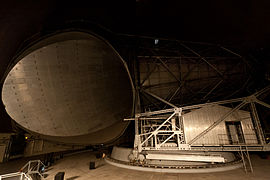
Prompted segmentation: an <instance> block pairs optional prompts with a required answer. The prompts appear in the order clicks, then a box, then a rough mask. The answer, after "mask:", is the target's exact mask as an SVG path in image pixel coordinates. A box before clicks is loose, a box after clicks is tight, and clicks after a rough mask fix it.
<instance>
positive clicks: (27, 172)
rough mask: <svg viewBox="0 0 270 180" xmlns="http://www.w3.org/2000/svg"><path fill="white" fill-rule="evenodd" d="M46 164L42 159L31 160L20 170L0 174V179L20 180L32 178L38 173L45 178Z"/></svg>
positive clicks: (30, 179)
mask: <svg viewBox="0 0 270 180" xmlns="http://www.w3.org/2000/svg"><path fill="white" fill-rule="evenodd" d="M44 168H45V165H44V164H43V163H42V162H41V161H40V160H31V161H29V162H28V163H26V164H25V165H24V166H23V167H22V168H21V169H20V170H19V172H15V173H9V174H3V175H0V180H3V179H8V178H13V179H18V180H32V178H31V175H34V174H37V175H39V176H40V178H41V179H43V178H44V177H43V174H42V172H43V170H44Z"/></svg>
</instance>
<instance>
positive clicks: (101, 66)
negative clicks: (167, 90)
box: [2, 34, 133, 136]
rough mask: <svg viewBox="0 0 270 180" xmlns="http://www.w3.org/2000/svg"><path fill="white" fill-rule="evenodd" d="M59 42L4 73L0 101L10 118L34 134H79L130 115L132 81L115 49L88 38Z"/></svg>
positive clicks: (96, 129)
mask: <svg viewBox="0 0 270 180" xmlns="http://www.w3.org/2000/svg"><path fill="white" fill-rule="evenodd" d="M56 39H57V38H56ZM60 39H61V41H56V42H53V43H49V44H48V43H47V44H46V45H45V46H43V47H39V48H37V49H35V50H34V51H32V52H30V53H28V54H27V55H26V56H25V57H23V58H22V59H21V60H20V61H18V63H17V64H16V65H15V66H14V67H13V68H12V69H11V71H10V72H9V73H8V75H7V77H6V79H5V82H4V85H3V89H2V100H3V103H4V105H5V107H6V111H7V113H8V114H9V115H10V116H11V118H13V119H14V120H15V121H16V122H17V123H18V124H20V125H21V126H23V127H24V128H26V129H29V130H31V131H33V132H36V133H39V134H43V135H49V136H78V135H85V134H91V133H94V132H97V131H100V130H102V129H105V128H107V127H110V126H112V125H113V124H115V123H117V122H120V121H122V120H123V118H124V117H126V116H128V115H130V113H131V111H132V105H133V101H132V100H133V94H132V86H131V81H130V78H129V75H128V70H127V69H126V68H125V66H124V63H123V61H122V59H121V58H120V57H119V55H118V54H117V53H116V52H115V50H114V49H113V48H112V47H111V46H110V45H109V44H108V43H106V42H105V41H104V40H101V39H99V38H97V37H95V36H93V35H90V34H87V35H85V34H84V36H83V38H77V39H76V38H75V39H74V38H69V39H65V38H60Z"/></svg>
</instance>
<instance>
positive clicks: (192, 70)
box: [129, 36, 252, 112]
mask: <svg viewBox="0 0 270 180" xmlns="http://www.w3.org/2000/svg"><path fill="white" fill-rule="evenodd" d="M129 38H131V39H132V38H134V39H133V40H134V43H135V44H136V46H135V52H133V53H132V56H135V58H134V59H133V61H134V63H133V66H132V68H133V70H132V71H133V76H134V77H133V78H134V82H135V86H136V89H137V91H138V93H139V99H140V112H144V111H148V110H151V111H154V110H160V109H165V108H167V107H168V105H169V106H172V104H174V105H177V106H180V105H183V104H190V103H193V104H194V103H203V102H207V101H213V100H216V99H220V100H221V99H229V98H233V97H237V95H239V94H241V93H243V92H244V91H245V88H246V87H247V86H248V85H249V82H250V81H251V75H250V73H249V72H250V71H251V69H252V68H251V67H252V66H251V65H250V63H249V62H248V61H247V60H246V59H245V58H243V57H242V56H241V55H239V54H237V53H235V52H233V51H232V50H230V49H228V48H225V47H223V46H221V45H215V44H210V43H198V42H185V41H179V40H171V39H166V38H158V43H157V44H155V43H154V42H155V40H157V38H153V37H138V36H134V37H129ZM239 82H240V83H239ZM159 97H160V98H161V99H159ZM163 99H164V100H166V101H167V103H165V102H164V101H163Z"/></svg>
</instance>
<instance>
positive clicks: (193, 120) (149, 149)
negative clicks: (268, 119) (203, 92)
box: [125, 87, 270, 170]
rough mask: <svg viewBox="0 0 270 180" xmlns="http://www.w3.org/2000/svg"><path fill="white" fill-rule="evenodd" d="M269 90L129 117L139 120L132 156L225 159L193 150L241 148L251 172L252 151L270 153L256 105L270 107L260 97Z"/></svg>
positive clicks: (148, 160) (146, 159)
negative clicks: (242, 96) (250, 154)
mask: <svg viewBox="0 0 270 180" xmlns="http://www.w3.org/2000/svg"><path fill="white" fill-rule="evenodd" d="M269 89H270V87H266V88H264V89H263V90H261V91H258V92H257V93H255V94H253V95H251V96H248V97H244V98H238V99H232V100H225V101H219V102H212V103H204V104H198V105H191V106H183V107H179V108H178V107H173V108H171V109H164V110H159V111H151V112H145V113H138V114H136V116H135V118H131V119H125V120H135V123H136V124H137V125H136V126H135V127H136V128H138V129H136V130H135V132H137V134H136V135H135V140H134V150H133V153H132V154H131V155H130V156H129V158H130V159H131V160H135V161H140V162H144V163H151V161H153V160H160V161H188V162H211V163H226V162H227V159H226V158H224V157H222V156H220V155H213V154H207V153H204V154H198V153H197V154H190V153H189V152H193V153H194V152H215V153H216V154H218V152H221V151H228V152H231V151H237V152H239V155H240V157H241V158H242V162H243V163H244V167H245V169H246V168H247V167H246V164H245V161H244V158H245V156H246V157H247V160H248V161H247V162H248V164H249V167H250V168H251V170H252V165H251V161H250V157H249V154H248V152H249V151H270V144H267V143H266V142H265V137H264V134H263V130H262V127H261V125H260V120H259V118H258V114H257V110H256V106H255V103H256V104H260V105H263V106H265V107H267V108H270V105H269V104H267V103H265V102H263V101H261V100H259V99H258V97H259V96H260V95H261V94H263V93H265V92H267V91H269ZM164 101H165V100H164ZM232 104H233V105H234V106H233V107H230V106H232ZM243 109H244V110H243ZM246 170H247V169H246Z"/></svg>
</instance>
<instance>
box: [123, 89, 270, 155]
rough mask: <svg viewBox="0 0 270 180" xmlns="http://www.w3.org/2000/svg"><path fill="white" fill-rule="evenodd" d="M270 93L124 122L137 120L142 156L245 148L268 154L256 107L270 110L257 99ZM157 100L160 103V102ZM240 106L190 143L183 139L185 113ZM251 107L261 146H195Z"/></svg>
mask: <svg viewBox="0 0 270 180" xmlns="http://www.w3.org/2000/svg"><path fill="white" fill-rule="evenodd" d="M266 90H269V87H266V88H264V89H262V90H261V91H258V92H256V93H255V94H253V95H251V96H248V97H244V98H238V99H232V100H225V101H219V102H211V103H205V104H198V105H192V106H183V107H178V108H177V107H175V106H174V105H173V106H174V107H175V108H171V109H164V110H158V111H153V112H145V113H138V114H136V115H135V118H129V119H125V120H136V123H137V126H138V127H139V128H138V129H139V132H138V134H137V136H136V138H135V141H136V143H135V144H136V146H134V148H135V149H138V151H139V152H141V151H143V150H174V151H175V150H196V149H197V150H203V149H204V150H210V151H211V150H217V149H220V150H225V151H234V150H235V151H241V148H242V146H245V147H251V148H250V149H251V150H255V151H268V150H270V147H269V145H266V143H265V138H264V134H263V131H262V129H261V125H260V120H259V116H258V114H257V111H256V106H255V103H256V102H257V103H260V104H264V106H266V107H270V105H268V104H267V103H265V102H262V101H260V100H258V99H257V97H258V96H260V95H261V94H263V93H264V92H266ZM158 100H160V99H159V98H158ZM236 102H239V104H238V105H237V106H236V107H234V108H232V109H231V110H230V111H229V112H227V113H226V114H224V115H223V116H222V117H220V118H219V119H217V120H216V121H215V122H214V123H213V124H211V125H210V126H209V127H207V128H206V129H205V130H203V131H202V132H201V133H199V134H198V135H197V136H195V137H194V138H193V139H192V140H190V141H189V142H186V141H185V138H184V137H185V136H184V127H183V122H182V118H181V116H182V112H183V111H186V110H191V109H198V108H202V107H205V106H209V105H219V104H228V103H236ZM247 104H250V107H251V108H250V109H251V113H252V117H253V119H254V127H255V130H256V133H257V138H258V139H257V140H258V144H255V145H254V144H253V145H251V144H243V143H242V144H240V143H239V144H234V145H228V144H224V145H221V144H222V143H221V144H219V145H213V146H212V147H210V146H198V145H193V144H194V142H196V141H197V140H198V139H200V138H202V137H203V136H205V135H206V134H207V133H208V132H210V131H211V130H212V129H214V128H215V127H216V126H217V125H219V124H220V123H221V122H223V121H224V120H225V119H226V118H227V117H228V116H230V115H231V114H232V113H234V112H236V111H238V110H240V109H241V108H243V107H244V106H245V105H247Z"/></svg>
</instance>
